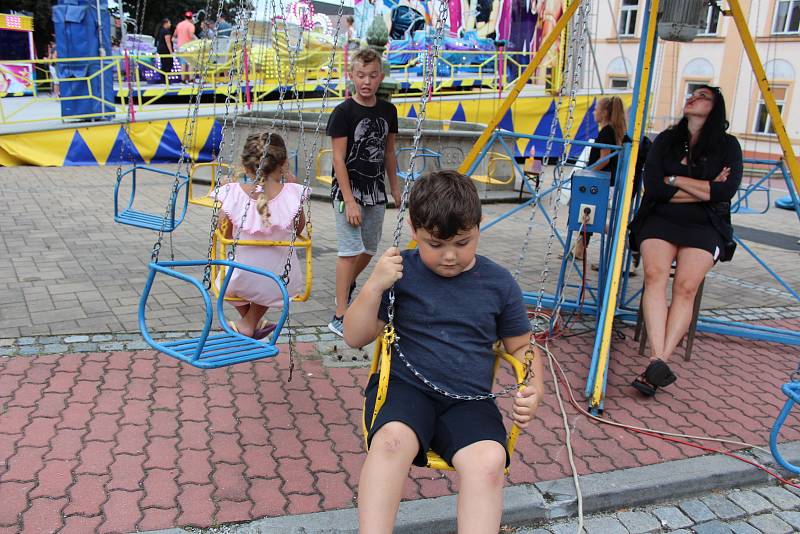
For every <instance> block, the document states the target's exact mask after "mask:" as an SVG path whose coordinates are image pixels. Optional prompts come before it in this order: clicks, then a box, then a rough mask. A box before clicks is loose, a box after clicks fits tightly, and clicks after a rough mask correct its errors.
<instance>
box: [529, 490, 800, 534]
mask: <svg viewBox="0 0 800 534" xmlns="http://www.w3.org/2000/svg"><path fill="white" fill-rule="evenodd" d="M798 494H800V490H798V489H797V488H792V487H788V488H783V487H776V486H773V485H769V486H763V485H762V486H758V487H754V488H747V489H735V490H732V491H726V492H720V493H716V494H710V495H707V496H704V497H701V498H691V499H681V500H678V501H672V502H670V501H667V502H663V503H660V504H657V505H653V506H647V507H644V508H636V509H632V510H631V509H624V510H619V511H616V512H615V513H606V514H595V515H592V516H589V517H586V518H585V521H584V529H585V531H586V533H587V534H644V533H648V532H668V533H670V534H691V533H692V532H694V533H695V534H762V533H763V534H791V533H792V532H800V497H798ZM577 527H578V521H577V520H574V519H573V520H569V521H559V522H557V523H554V524H545V525H542V526H540V527H529V528H519V529H515V530H514V531H513V532H514V534H574V533H575V532H576V530H577Z"/></svg>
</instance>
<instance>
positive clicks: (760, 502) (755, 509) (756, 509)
mask: <svg viewBox="0 0 800 534" xmlns="http://www.w3.org/2000/svg"><path fill="white" fill-rule="evenodd" d="M727 497H728V499H730V500H731V501H733V502H734V503H736V505H737V506H739V507H741V508H742V509H743V510H744V511H745V512H747V513H748V514H758V513H761V512H764V511H766V510H769V509H770V508H772V503H770V502H769V501H768V500H766V499H765V498H764V497H762V496H761V495H759V494H758V493H756V492H755V491H752V490H737V491H732V492H730V493H728V495H727Z"/></svg>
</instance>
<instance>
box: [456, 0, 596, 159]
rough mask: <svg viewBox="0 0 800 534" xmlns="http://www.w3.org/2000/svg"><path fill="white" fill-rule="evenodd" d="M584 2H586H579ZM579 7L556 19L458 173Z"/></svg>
mask: <svg viewBox="0 0 800 534" xmlns="http://www.w3.org/2000/svg"><path fill="white" fill-rule="evenodd" d="M581 1H586V0H581ZM580 5H581V2H580V1H576V2H572V4H570V6H569V7H568V8H567V10H566V11H565V12H564V14H563V15H561V18H560V19H558V23H556V25H555V28H553V31H551V32H550V35H548V36H547V38H546V39H545V40H544V42H543V43H542V46H541V47H540V48H539V50H537V51H536V55H535V56H533V59H531V62H530V63H529V64H528V66H527V67H526V68H525V70H524V71H523V73H522V74H521V75H520V76H519V78H517V83H515V84H514V87H513V88H512V89H511V91H509V93H508V96H507V97H506V98H505V100H503V103H502V104H500V108H498V110H497V112H496V113H495V114H494V117H492V120H490V121H489V124H487V125H486V129H485V130H484V131H483V133H482V134H481V136H480V137H478V140H477V141H475V144H474V145H473V146H472V148H471V149H470V151H469V154H467V157H466V158H465V159H464V162H463V163H462V164H461V166H459V168H458V172H460V173H466V172H467V171H468V170H469V168H470V167H471V166H472V164H473V163H474V162H475V160H476V159H477V158H478V154H480V152H481V149H482V148H483V146H484V145H485V144H486V141H488V140H489V138H490V137H491V136H492V133H493V132H494V130H495V128H497V126H498V125H499V124H500V121H501V120H503V117H504V116H505V114H506V112H507V111H508V110H509V109H511V106H512V104H514V101H515V100H516V99H517V96H519V94H520V93H521V92H522V89H523V88H524V87H525V84H527V83H528V80H529V79H530V77H531V76H532V75H533V72H534V71H535V70H536V69H537V67H539V63H541V62H542V60H543V59H544V57H545V55H546V54H547V52H548V51H549V50H550V48H551V47H552V46H553V43H555V42H556V39H558V37H559V36H560V35H561V32H562V31H563V30H564V28H566V26H567V24H568V23H569V21H570V19H571V18H572V15H574V14H575V11H577V10H578V6H580Z"/></svg>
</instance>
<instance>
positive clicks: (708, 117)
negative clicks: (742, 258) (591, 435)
mask: <svg viewBox="0 0 800 534" xmlns="http://www.w3.org/2000/svg"><path fill="white" fill-rule="evenodd" d="M727 128H728V121H727V120H726V118H725V100H724V98H723V97H722V93H720V91H719V89H718V88H716V87H711V86H707V85H704V86H701V87H699V88H698V89H696V90H695V91H694V92H693V93H692V95H691V96H690V97H689V99H688V100H687V101H686V105H685V106H684V108H683V118H682V119H681V120H680V122H678V123H677V124H676V125H674V126H672V127H671V128H669V129H667V130H665V131H664V132H662V133H661V134H660V135H659V136H658V137H657V138H656V140H655V141H654V142H653V146H652V147H651V149H650V152H649V154H648V156H647V162H646V163H645V167H644V187H645V192H644V197H643V199H642V205H641V207H640V208H639V212H638V213H637V214H636V217H635V218H634V220H633V221H632V222H631V226H630V231H631V235H630V244H631V249H632V250H639V251H640V252H641V255H642V261H643V262H644V276H645V284H644V294H643V295H642V307H643V308H644V309H643V312H644V320H645V323H646V325H647V337H648V339H649V340H650V364H649V365H648V366H647V369H646V370H645V371H644V372H643V373H642V374H641V375H639V376H638V377H637V378H636V380H634V381H633V384H632V385H633V387H635V388H636V389H637V390H639V391H640V392H642V393H644V394H645V395H648V396H652V395H655V393H656V390H657V389H658V388H659V387H664V386H668V385H669V384H672V383H673V382H675V380H676V379H677V377H676V376H675V373H673V372H672V370H671V369H670V367H669V365H668V364H667V361H668V360H669V358H670V356H671V355H672V352H673V351H674V350H675V348H676V347H677V346H678V343H679V342H680V340H681V338H683V336H684V334H685V333H686V331H687V330H688V328H689V323H690V322H691V318H692V304H693V302H694V297H695V294H696V293H697V288H698V287H699V285H700V283H701V282H702V281H703V279H704V278H705V275H706V273H707V272H708V271H709V270H710V269H711V267H713V266H714V264H715V263H716V262H717V261H730V259H731V257H732V256H733V251H734V249H735V248H736V244H735V243H734V242H733V227H732V226H731V215H730V207H731V204H730V200H731V198H732V197H733V195H735V194H736V190H737V189H738V188H739V184H740V183H741V180H742V149H741V147H740V146H739V142H738V141H737V140H736V138H735V137H733V136H732V135H729V134H726V133H725V130H726V129H727ZM673 262H675V265H676V267H675V280H674V282H673V284H672V302H671V303H670V304H669V306H668V305H667V283H668V282H669V276H670V269H671V267H672V263H673Z"/></svg>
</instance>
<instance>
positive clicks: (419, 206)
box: [408, 170, 481, 239]
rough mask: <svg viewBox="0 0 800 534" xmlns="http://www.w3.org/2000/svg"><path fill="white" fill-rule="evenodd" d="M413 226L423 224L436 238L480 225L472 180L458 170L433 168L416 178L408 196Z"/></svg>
mask: <svg viewBox="0 0 800 534" xmlns="http://www.w3.org/2000/svg"><path fill="white" fill-rule="evenodd" d="M408 213H409V216H410V217H411V226H413V227H414V229H415V230H416V229H418V228H423V229H424V230H426V231H428V232H430V233H431V235H433V236H434V237H436V238H437V239H450V238H451V237H453V236H454V235H456V234H457V233H458V232H460V231H463V230H470V229H472V228H474V227H476V226H479V225H480V222H481V199H480V197H479V196H478V190H477V189H476V188H475V184H474V183H472V180H470V179H469V178H467V177H466V176H464V175H463V174H461V173H460V172H458V171H451V170H446V171H435V172H431V173H428V174H425V175H424V176H422V178H420V179H419V180H417V181H416V183H415V184H414V187H413V189H411V195H410V197H409V199H408Z"/></svg>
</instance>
